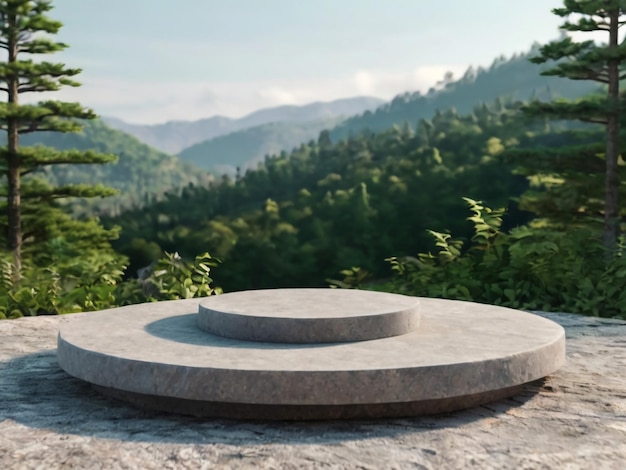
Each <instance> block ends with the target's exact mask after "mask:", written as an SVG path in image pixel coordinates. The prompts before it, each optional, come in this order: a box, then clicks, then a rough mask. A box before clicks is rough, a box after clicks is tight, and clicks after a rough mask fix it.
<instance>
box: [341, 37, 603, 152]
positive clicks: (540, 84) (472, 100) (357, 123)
mask: <svg viewBox="0 0 626 470" xmlns="http://www.w3.org/2000/svg"><path fill="white" fill-rule="evenodd" d="M539 47H540V46H539V44H534V45H533V47H532V48H531V49H530V50H529V51H528V52H526V53H523V54H516V55H514V56H512V57H511V58H508V59H507V58H506V57H505V56H500V57H498V58H496V59H495V60H494V61H493V62H492V63H491V65H490V66H489V67H487V68H484V67H470V68H468V69H467V70H466V71H465V73H464V74H463V76H462V77H460V78H458V79H455V78H454V77H453V76H452V75H451V74H446V76H445V77H444V78H443V79H442V80H441V81H440V82H439V83H438V84H437V86H435V87H432V88H431V89H430V90H429V91H428V92H427V93H425V94H422V93H420V92H407V93H404V94H401V95H398V96H396V97H395V98H394V99H393V100H391V102H389V103H386V104H384V105H381V106H379V107H378V108H377V109H376V110H374V111H366V112H364V113H362V114H360V115H358V116H354V117H352V118H350V119H347V120H345V121H344V122H342V123H341V124H339V125H338V126H337V127H335V128H334V129H332V131H331V134H330V135H331V138H332V139H333V141H337V140H339V139H343V138H347V137H349V136H350V135H352V134H355V133H360V132H363V131H364V130H369V131H382V130H385V129H388V128H389V127H391V126H392V125H394V124H399V123H402V122H404V121H408V122H410V123H415V122H417V120H418V119H430V117H431V116H432V115H433V114H434V113H435V112H437V110H445V109H450V108H455V109H456V110H457V111H458V112H459V113H460V114H467V113H470V112H471V111H472V108H474V107H475V106H476V105H479V104H481V103H491V102H493V101H495V100H496V99H498V98H499V99H503V100H515V101H527V100H533V99H538V100H543V101H548V100H550V99H555V98H568V99H574V98H579V97H581V96H583V95H586V94H588V93H591V92H593V91H594V90H596V89H597V87H598V85H597V84H594V83H593V82H589V81H585V80H578V81H576V80H568V79H566V78H561V77H553V76H543V75H540V72H541V71H542V70H546V69H547V68H549V67H547V66H545V65H544V66H537V65H534V64H532V63H530V61H529V58H530V57H533V56H535V55H536V54H537V51H538V49H539Z"/></svg>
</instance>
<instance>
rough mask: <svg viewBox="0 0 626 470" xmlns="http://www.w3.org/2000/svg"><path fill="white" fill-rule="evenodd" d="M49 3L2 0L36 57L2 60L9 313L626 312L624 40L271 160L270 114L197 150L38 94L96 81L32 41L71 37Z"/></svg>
mask: <svg viewBox="0 0 626 470" xmlns="http://www.w3.org/2000/svg"><path fill="white" fill-rule="evenodd" d="M605 3H607V2H605ZM608 3H610V4H611V6H607V7H606V9H602V10H601V11H597V10H593V11H592V10H591V8H592V7H591V6H580V5H579V4H578V3H576V2H570V1H565V2H564V7H563V8H561V9H556V10H554V12H553V13H555V14H557V15H558V16H561V17H563V18H564V23H563V29H564V30H566V31H591V30H594V28H595V30H599V31H605V30H607V29H606V28H618V26H619V25H621V23H620V22H621V21H624V19H625V18H626V10H624V9H623V8H622V7H621V3H620V2H618V1H611V2H608ZM50 8H51V6H50V5H49V4H48V3H47V2H41V1H28V2H27V1H24V0H6V1H3V2H0V15H2V17H3V18H4V22H3V23H2V24H3V26H0V47H1V48H4V49H5V50H7V51H9V52H10V51H13V52H15V51H19V52H20V53H21V55H23V56H24V57H20V54H18V53H15V54H9V59H8V60H7V61H6V62H4V63H0V84H1V85H0V88H2V90H4V91H6V92H7V96H8V98H7V101H6V102H3V103H0V128H2V130H3V131H4V133H5V136H4V141H3V142H2V144H3V147H0V175H1V176H0V226H1V228H2V229H1V231H0V247H1V249H0V263H1V264H0V318H15V317H19V316H24V315H49V314H62V313H72V312H79V311H87V310H97V309H104V308H108V307H112V306H116V305H125V304H130V303H137V302H145V301H157V300H165V299H178V298H189V297H197V296H205V295H212V294H217V293H220V292H222V291H224V292H230V291H238V290H244V289H261V288H277V287H309V286H312V287H327V286H333V287H338V288H362V289H376V290H385V291H390V292H397V293H402V294H408V295H417V296H427V297H441V298H451V299H460V300H470V301H475V302H482V303H490V304H496V305H503V306H509V307H514V308H521V309H528V310H545V311H566V312H573V313H580V314H586V315H596V316H606V317H621V318H626V288H625V287H626V258H625V257H624V255H623V250H624V242H625V240H624V235H623V234H624V228H625V227H624V220H625V219H624V216H625V215H626V210H624V209H623V208H622V205H621V204H620V201H622V200H623V197H624V191H625V186H624V183H623V182H624V181H625V176H626V174H625V171H626V170H625V166H626V165H625V163H624V160H623V159H622V157H621V155H620V149H621V148H624V145H625V144H626V133H624V125H623V124H621V123H623V122H624V120H625V119H626V100H625V97H626V95H625V94H624V92H622V91H621V89H622V87H623V80H624V78H626V45H624V44H618V43H616V42H615V43H612V42H611V41H609V42H608V43H607V44H596V43H594V42H592V41H585V42H575V41H573V40H572V39H571V38H570V37H568V36H566V35H563V36H562V37H561V38H560V39H558V40H555V41H553V42H551V43H548V44H546V45H535V46H533V48H532V50H531V51H530V52H529V53H527V54H522V55H516V56H514V57H512V58H510V59H506V58H504V57H499V58H497V59H496V60H495V61H494V63H493V64H492V66H491V67H490V68H487V69H477V70H475V69H474V68H470V69H469V70H468V71H467V72H466V73H465V75H464V76H463V77H462V78H460V79H459V80H454V78H453V77H452V76H451V75H450V74H446V76H445V77H444V79H443V80H442V81H441V82H440V83H439V84H438V86H437V87H436V88H435V87H434V88H432V89H431V90H430V91H429V92H428V94H425V95H422V94H420V93H405V94H403V95H399V96H397V97H396V98H394V100H392V101H391V102H390V103H387V104H384V105H382V106H381V107H379V108H377V109H376V110H375V111H374V112H370V111H367V112H365V113H363V114H361V115H357V116H353V117H351V118H349V119H346V120H342V121H340V122H338V120H332V121H329V125H328V128H327V129H325V130H322V131H321V132H319V136H318V138H317V139H315V140H310V141H308V142H302V143H300V144H299V145H298V146H297V147H295V148H293V150H291V151H281V152H277V153H273V154H270V155H266V156H265V157H264V159H262V161H260V162H258V163H256V164H254V165H251V164H248V163H250V161H249V159H250V157H249V155H254V158H255V159H258V152H259V149H263V148H264V147H263V145H264V143H263V138H262V136H260V135H257V134H259V132H258V130H255V129H254V128H253V129H252V130H247V131H245V130H244V131H242V132H244V133H246V132H247V134H246V135H248V136H249V140H247V141H245V142H244V143H245V144H246V145H248V144H249V145H248V147H250V148H247V147H246V148H245V149H244V148H243V147H242V145H243V144H242V142H241V141H240V140H238V139H237V140H238V141H237V145H238V146H237V145H234V144H230V146H229V145H228V142H229V139H227V138H222V139H221V140H215V141H212V142H213V144H212V145H206V143H205V144H198V145H196V146H195V147H192V148H190V149H188V151H183V152H181V156H187V157H188V158H186V160H187V161H186V162H184V161H182V160H181V159H179V158H178V157H177V156H174V155H170V154H167V153H164V152H161V151H158V150H155V149H153V148H151V147H149V146H147V145H145V144H143V143H142V142H140V141H139V140H137V139H136V138H134V137H131V136H129V135H128V134H125V133H124V132H121V131H118V130H113V129H111V128H110V127H108V126H107V125H106V124H105V123H104V122H102V121H101V120H99V119H97V117H96V115H95V113H94V112H93V111H92V110H89V109H86V108H83V107H81V106H80V105H78V104H76V103H62V102H58V101H43V102H40V103H38V104H21V101H18V99H17V96H18V95H20V94H23V93H30V92H33V91H35V92H37V91H55V90H58V89H59V88H61V87H63V86H78V83H77V82H74V80H73V78H72V77H74V76H75V75H78V74H79V72H80V70H78V69H71V68H66V67H65V66H63V65H59V64H51V63H49V62H33V61H31V60H30V59H29V58H28V55H37V54H43V53H52V52H57V51H61V50H62V49H63V48H64V47H66V45H64V44H61V43H58V42H55V41H54V39H48V38H47V37H48V36H53V35H54V34H56V33H57V32H58V30H59V29H60V28H61V26H62V25H61V23H60V22H58V21H55V20H52V19H50V18H48V16H47V12H48V10H50ZM581 9H582V10H581ZM574 13H576V14H581V15H582V19H581V20H580V21H579V22H569V17H570V15H572V14H574ZM546 14H550V12H546ZM598 17H600V18H602V21H600V20H597V18H598ZM594 21H596V23H594ZM605 25H608V26H606V27H605ZM33 30H35V31H41V32H45V33H47V35H48V36H46V38H43V37H39V36H31V35H24V34H21V33H22V32H24V31H33ZM613 36H614V35H612V36H611V37H612V38H613ZM615 38H616V36H615ZM336 122H338V123H336ZM335 124H336V125H335ZM303 125H304V124H302V125H300V126H299V128H300V127H302V126H303ZM316 125H319V122H318V123H317V124H316ZM333 126H334V127H333ZM267 127H268V128H271V129H272V132H273V134H271V135H272V136H273V137H271V138H272V139H274V140H276V135H275V134H276V132H277V131H276V129H278V128H281V126H276V125H273V126H267ZM308 131H310V129H309V130H308ZM298 132H301V130H300V129H299V130H298ZM292 137H293V136H289V138H290V139H291V138H292ZM280 138H281V139H284V140H288V139H287V137H283V136H281V137H280ZM231 140H232V139H231ZM289 141H291V140H289ZM218 144H219V145H218ZM233 146H234V147H235V148H236V149H237V148H238V149H239V150H232V149H233ZM255 148H256V152H257V153H255ZM229 149H230V150H229ZM261 151H262V150H261ZM229 152H235V153H234V154H229ZM237 152H241V153H237ZM225 157H228V158H227V160H225V161H222V160H219V159H223V158H225ZM194 161H197V162H200V161H202V162H205V164H204V168H207V165H206V162H209V161H211V162H215V163H212V165H217V164H218V163H219V164H222V165H223V164H228V163H230V165H231V166H233V167H237V172H236V174H235V175H233V176H231V175H230V174H223V175H222V174H219V172H214V174H211V173H209V172H208V171H206V170H203V169H201V168H199V167H197V166H194ZM94 183H96V184H94ZM218 286H219V287H218Z"/></svg>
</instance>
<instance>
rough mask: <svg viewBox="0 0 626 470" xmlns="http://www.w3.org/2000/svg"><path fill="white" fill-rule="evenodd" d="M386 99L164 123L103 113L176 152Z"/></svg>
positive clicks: (111, 123)
mask: <svg viewBox="0 0 626 470" xmlns="http://www.w3.org/2000/svg"><path fill="white" fill-rule="evenodd" d="M384 102H385V101H384V100H382V99H380V98H374V97H369V96H358V97H354V98H345V99H340V100H335V101H329V102H315V103H311V104H307V105H304V106H293V105H287V106H278V107H275V108H266V109H261V110H258V111H255V112H253V113H251V114H248V115H247V116H244V117H242V118H239V119H233V118H228V117H224V116H213V117H210V118H206V119H200V120H198V121H169V122H166V123H164V124H153V125H143V124H130V123H127V122H125V121H122V120H121V119H117V118H112V117H104V118H103V119H104V121H105V122H106V123H107V124H108V125H109V126H111V127H113V128H115V129H119V130H121V131H124V132H126V133H128V134H131V135H133V136H135V137H137V138H138V139H139V140H141V141H142V142H145V143H146V144H148V145H151V146H152V147H154V148H157V149H159V150H161V151H164V152H168V153H178V152H180V151H181V150H183V149H185V148H187V147H190V146H192V145H194V144H197V143H199V142H203V141H205V140H209V139H212V138H214V137H218V136H221V135H225V134H229V133H232V132H236V131H239V130H242V129H246V128H249V127H254V126H259V125H262V124H268V123H271V122H282V121H288V122H299V123H300V122H306V121H319V120H321V119H329V118H336V117H339V116H343V117H349V116H353V115H355V114H359V113H362V112H363V111H366V110H368V109H374V108H376V107H377V106H378V105H380V104H382V103H384Z"/></svg>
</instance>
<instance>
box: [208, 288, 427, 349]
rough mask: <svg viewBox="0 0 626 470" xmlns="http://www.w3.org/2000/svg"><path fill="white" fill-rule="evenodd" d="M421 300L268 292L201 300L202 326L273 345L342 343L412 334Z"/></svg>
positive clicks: (366, 294)
mask: <svg viewBox="0 0 626 470" xmlns="http://www.w3.org/2000/svg"><path fill="white" fill-rule="evenodd" d="M419 322H420V314H419V299H417V298H416V297H408V296H404V295H396V294H387V293H383V292H370V291H359V290H349V289H324V290H322V291H321V292H320V289H279V290H278V289H269V290H253V291H243V292H233V293H230V294H223V295H215V296H212V297H208V298H206V299H205V300H202V301H200V309H199V312H198V328H200V329H201V330H204V331H207V332H209V333H212V334H214V335H217V336H224V337H226V338H234V339H240V340H244V341H261V342H269V343H338V342H349V341H365V340H370V339H380V338H386V337H388V336H398V335H403V334H406V333H410V332H411V331H413V330H414V329H415V328H417V327H418V326H419Z"/></svg>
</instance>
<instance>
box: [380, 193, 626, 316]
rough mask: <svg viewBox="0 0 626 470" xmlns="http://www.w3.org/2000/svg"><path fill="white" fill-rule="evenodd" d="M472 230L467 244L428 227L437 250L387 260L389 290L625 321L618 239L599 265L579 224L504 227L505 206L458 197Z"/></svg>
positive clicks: (624, 268) (589, 233) (597, 246)
mask: <svg viewBox="0 0 626 470" xmlns="http://www.w3.org/2000/svg"><path fill="white" fill-rule="evenodd" d="M464 199H465V201H466V203H467V204H468V206H469V209H470V211H471V213H472V215H471V216H470V217H469V218H468V220H469V221H470V222H471V223H472V225H473V228H474V235H473V236H472V238H471V240H470V242H469V243H466V242H464V241H463V240H462V239H460V238H455V237H453V236H452V235H450V234H447V233H441V232H435V231H430V234H431V236H432V237H433V238H434V240H435V244H436V247H437V251H436V252H435V253H430V252H428V253H420V254H418V255H417V257H403V258H398V257H392V258H389V259H388V261H389V262H390V263H391V266H392V269H393V271H394V277H393V280H392V282H391V284H390V287H391V290H393V291H394V292H397V293H402V294H407V295H417V296H424V297H439V298H447V299H458V300H468V301H473V302H481V303H488V304H494V305H502V306H506V307H513V308H521V309H528V310H545V311H562V312H578V313H583V314H588V315H595V316H608V317H621V318H626V290H625V289H623V286H624V285H625V283H626V256H624V240H620V245H619V250H618V252H617V254H616V256H615V257H614V258H613V259H612V260H611V262H610V263H608V264H607V263H605V256H604V255H605V253H604V250H605V248H604V245H603V243H602V237H601V236H599V232H598V231H597V230H596V231H593V230H589V229H586V228H578V229H576V230H573V231H570V232H568V233H567V235H565V234H564V233H563V232H560V231H557V230H554V229H550V228H543V229H540V228H534V229H532V228H530V227H528V226H520V227H515V228H512V229H511V230H509V231H504V230H502V216H503V215H504V212H505V210H504V209H496V210H493V209H490V208H489V207H487V206H485V205H483V204H482V203H480V202H477V201H473V200H471V199H468V198H464Z"/></svg>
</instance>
